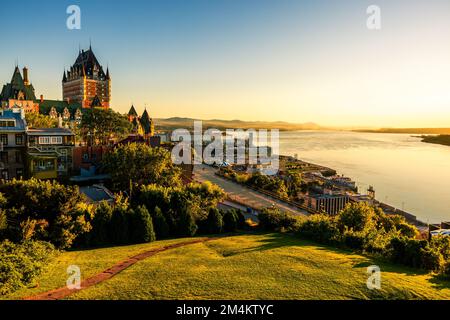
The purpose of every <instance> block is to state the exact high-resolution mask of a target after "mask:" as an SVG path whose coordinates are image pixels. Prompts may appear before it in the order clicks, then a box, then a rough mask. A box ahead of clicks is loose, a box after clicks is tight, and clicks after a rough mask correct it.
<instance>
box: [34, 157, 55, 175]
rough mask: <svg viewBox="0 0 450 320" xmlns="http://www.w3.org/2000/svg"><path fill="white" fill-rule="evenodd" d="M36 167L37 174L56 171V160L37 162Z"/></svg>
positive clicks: (35, 162)
mask: <svg viewBox="0 0 450 320" xmlns="http://www.w3.org/2000/svg"><path fill="white" fill-rule="evenodd" d="M34 167H35V169H34V170H35V171H36V172H42V171H53V170H55V161H54V159H43V160H35V161H34Z"/></svg>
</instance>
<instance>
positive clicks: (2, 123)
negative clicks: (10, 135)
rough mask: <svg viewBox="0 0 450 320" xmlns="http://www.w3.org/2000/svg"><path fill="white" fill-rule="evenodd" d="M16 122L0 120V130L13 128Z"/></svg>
mask: <svg viewBox="0 0 450 320" xmlns="http://www.w3.org/2000/svg"><path fill="white" fill-rule="evenodd" d="M15 126H16V122H15V121H14V120H1V121H0V128H6V127H15Z"/></svg>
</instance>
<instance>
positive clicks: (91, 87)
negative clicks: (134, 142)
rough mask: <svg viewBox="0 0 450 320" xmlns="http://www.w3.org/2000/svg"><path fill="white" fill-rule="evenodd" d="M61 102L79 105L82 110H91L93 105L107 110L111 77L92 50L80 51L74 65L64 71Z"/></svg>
mask: <svg viewBox="0 0 450 320" xmlns="http://www.w3.org/2000/svg"><path fill="white" fill-rule="evenodd" d="M62 87H63V100H64V101H67V103H69V104H70V103H74V102H76V103H79V104H80V105H81V107H82V108H91V107H93V103H94V104H96V105H100V106H101V107H102V108H105V109H108V108H109V107H110V102H111V77H110V75H109V69H108V68H107V70H106V73H105V72H104V71H103V67H102V66H101V65H100V63H99V62H98V60H97V58H96V57H95V54H94V52H93V51H92V48H91V47H90V48H89V50H87V51H84V50H82V51H80V52H79V54H78V57H77V59H76V61H75V63H74V64H73V65H72V66H71V67H70V69H69V70H68V71H66V70H64V73H63V79H62Z"/></svg>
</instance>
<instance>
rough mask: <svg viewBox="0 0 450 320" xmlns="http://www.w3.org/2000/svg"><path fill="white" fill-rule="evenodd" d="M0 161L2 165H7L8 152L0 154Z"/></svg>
mask: <svg viewBox="0 0 450 320" xmlns="http://www.w3.org/2000/svg"><path fill="white" fill-rule="evenodd" d="M0 161H1V162H2V164H8V152H6V151H1V152H0Z"/></svg>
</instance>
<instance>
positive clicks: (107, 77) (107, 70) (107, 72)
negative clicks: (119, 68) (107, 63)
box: [106, 67, 111, 80]
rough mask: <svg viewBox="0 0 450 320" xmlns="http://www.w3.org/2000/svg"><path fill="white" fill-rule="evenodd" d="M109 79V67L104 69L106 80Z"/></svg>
mask: <svg viewBox="0 0 450 320" xmlns="http://www.w3.org/2000/svg"><path fill="white" fill-rule="evenodd" d="M110 79H111V77H110V76H109V67H106V80H110Z"/></svg>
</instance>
